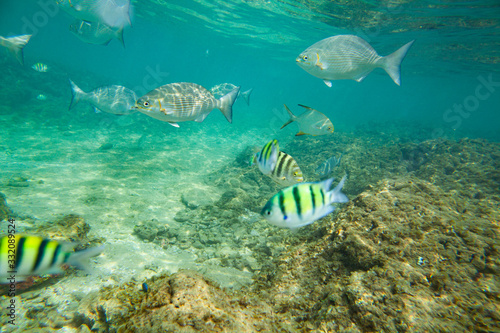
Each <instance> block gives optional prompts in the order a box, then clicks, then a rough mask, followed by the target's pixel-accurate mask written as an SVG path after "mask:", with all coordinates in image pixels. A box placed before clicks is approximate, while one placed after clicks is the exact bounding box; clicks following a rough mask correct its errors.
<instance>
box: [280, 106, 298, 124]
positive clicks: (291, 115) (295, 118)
mask: <svg viewBox="0 0 500 333" xmlns="http://www.w3.org/2000/svg"><path fill="white" fill-rule="evenodd" d="M283 105H284V106H285V110H286V111H287V112H288V114H289V115H290V119H289V120H288V121H287V122H286V123H284V124H283V126H281V127H280V129H282V128H283V127H285V126H286V125H288V124H290V123H292V122H294V121H295V120H297V117H296V116H295V115H294V114H293V113H292V111H290V109H289V108H288V106H286V104H283Z"/></svg>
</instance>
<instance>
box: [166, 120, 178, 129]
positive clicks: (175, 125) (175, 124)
mask: <svg viewBox="0 0 500 333" xmlns="http://www.w3.org/2000/svg"><path fill="white" fill-rule="evenodd" d="M167 123H169V124H170V125H172V126H174V127H177V128H178V127H179V124H177V123H172V122H170V121H167Z"/></svg>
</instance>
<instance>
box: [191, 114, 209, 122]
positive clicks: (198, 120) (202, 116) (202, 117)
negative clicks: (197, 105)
mask: <svg viewBox="0 0 500 333" xmlns="http://www.w3.org/2000/svg"><path fill="white" fill-rule="evenodd" d="M207 116H208V113H203V114H200V115H199V116H198V117H197V118H196V119H195V120H194V121H196V122H197V123H201V122H202V121H203V120H205V118H206V117H207Z"/></svg>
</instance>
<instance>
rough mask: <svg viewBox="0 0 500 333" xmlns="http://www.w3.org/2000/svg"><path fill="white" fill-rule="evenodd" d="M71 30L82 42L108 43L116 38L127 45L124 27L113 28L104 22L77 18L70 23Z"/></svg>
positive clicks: (123, 44)
mask: <svg viewBox="0 0 500 333" xmlns="http://www.w3.org/2000/svg"><path fill="white" fill-rule="evenodd" d="M69 30H70V31H71V32H72V33H73V34H74V35H75V36H76V37H78V38H79V39H80V40H81V41H82V42H85V43H88V44H96V45H108V44H109V42H110V41H111V40H112V39H113V38H116V39H118V40H119V41H120V43H121V44H122V46H123V47H125V42H124V41H123V27H119V28H112V27H109V26H107V25H106V24H104V23H99V22H88V21H83V20H80V19H76V20H74V21H73V22H72V23H71V24H70V26H69Z"/></svg>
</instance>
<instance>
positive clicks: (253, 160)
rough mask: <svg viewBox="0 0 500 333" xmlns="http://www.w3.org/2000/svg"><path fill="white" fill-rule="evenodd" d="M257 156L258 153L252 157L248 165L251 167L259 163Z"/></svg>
mask: <svg viewBox="0 0 500 333" xmlns="http://www.w3.org/2000/svg"><path fill="white" fill-rule="evenodd" d="M257 155H258V153H254V154H253V155H252V156H250V160H249V161H248V164H249V165H250V166H252V165H254V164H255V163H256V162H257Z"/></svg>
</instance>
